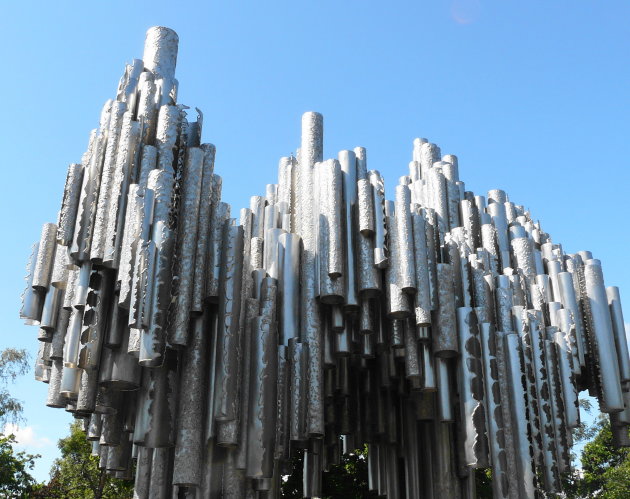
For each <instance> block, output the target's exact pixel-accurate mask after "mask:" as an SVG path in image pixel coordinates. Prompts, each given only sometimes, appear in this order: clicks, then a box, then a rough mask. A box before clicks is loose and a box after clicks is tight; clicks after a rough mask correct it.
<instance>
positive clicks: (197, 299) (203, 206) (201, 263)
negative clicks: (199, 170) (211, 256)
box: [191, 144, 218, 313]
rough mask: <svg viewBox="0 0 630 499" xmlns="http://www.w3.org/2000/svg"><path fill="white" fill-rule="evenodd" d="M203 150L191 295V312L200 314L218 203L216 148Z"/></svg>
mask: <svg viewBox="0 0 630 499" xmlns="http://www.w3.org/2000/svg"><path fill="white" fill-rule="evenodd" d="M201 149H202V150H203V174H202V178H201V193H200V198H199V199H200V201H199V221H198V231H197V232H198V233H197V248H196V250H195V268H194V277H193V293H192V305H191V310H192V311H193V312H196V313H201V312H202V310H203V300H204V298H205V291H206V283H205V280H204V279H205V276H206V266H207V264H208V249H209V239H210V231H211V228H210V223H211V220H212V209H213V206H216V202H215V201H217V202H218V197H216V196H215V193H214V189H215V187H216V183H217V180H216V177H215V176H214V159H215V154H216V148H215V147H214V145H212V144H202V145H201Z"/></svg>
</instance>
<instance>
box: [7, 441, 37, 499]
mask: <svg viewBox="0 0 630 499" xmlns="http://www.w3.org/2000/svg"><path fill="white" fill-rule="evenodd" d="M14 443H15V438H14V437H13V435H8V436H4V435H0V497H30V495H31V493H32V492H33V490H34V489H35V488H36V485H37V482H36V481H35V479H34V478H33V477H32V476H31V475H30V473H29V472H28V471H27V470H32V469H33V465H34V464H35V459H36V458H38V457H40V456H38V455H31V454H26V453H25V452H17V453H15V452H14V450H13V444H14Z"/></svg>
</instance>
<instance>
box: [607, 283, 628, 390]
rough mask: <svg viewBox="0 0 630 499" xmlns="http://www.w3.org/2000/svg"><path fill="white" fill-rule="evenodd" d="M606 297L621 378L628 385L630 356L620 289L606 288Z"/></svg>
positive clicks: (614, 287)
mask: <svg viewBox="0 0 630 499" xmlns="http://www.w3.org/2000/svg"><path fill="white" fill-rule="evenodd" d="M606 297H607V298H608V307H609V309H610V317H611V320H612V327H613V334H614V335H615V349H616V351H617V359H618V361H619V376H620V378H621V382H622V383H627V382H628V381H630V355H628V342H627V340H626V329H625V322H624V320H623V312H622V311H621V297H620V296H619V288H618V287H616V286H610V287H608V288H606Z"/></svg>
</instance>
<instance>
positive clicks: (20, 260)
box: [0, 0, 630, 479]
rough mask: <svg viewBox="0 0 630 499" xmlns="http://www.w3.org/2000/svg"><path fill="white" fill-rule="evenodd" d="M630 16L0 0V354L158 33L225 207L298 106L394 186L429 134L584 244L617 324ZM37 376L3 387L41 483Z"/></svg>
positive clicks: (475, 3) (240, 199) (328, 146)
mask: <svg viewBox="0 0 630 499" xmlns="http://www.w3.org/2000/svg"><path fill="white" fill-rule="evenodd" d="M628 19H630V3H628V2H625V1H612V0H609V1H606V2H595V1H594V0H591V1H587V0H580V1H577V2H576V1H568V0H564V1H559V0H555V1H551V2H550V1H540V0H536V1H534V0H530V1H527V2H520V1H516V0H503V1H492V2H489V1H481V0H457V1H450V0H444V1H435V0H433V1H426V0H425V1H420V0H416V1H407V2H402V1H401V2H370V1H348V0H337V1H318V2H312V1H310V2H305V1H291V2H289V1H285V2H222V3H219V2H214V1H200V2H172V1H171V2H164V1H157V0H156V1H152V2H140V1H126V2H122V1H108V2H63V1H59V2H30V1H21V2H6V3H4V5H3V8H2V16H1V19H0V54H1V59H0V60H2V64H3V68H4V69H3V77H2V78H0V95H2V96H3V99H2V104H1V109H2V115H3V119H2V121H1V122H0V137H1V138H2V142H1V144H2V151H3V158H2V163H1V164H2V174H3V175H2V178H3V184H4V185H3V191H2V195H1V198H0V203H1V208H2V212H3V213H4V214H5V216H4V218H3V223H4V229H3V231H2V233H3V235H4V239H3V244H2V246H1V248H2V249H1V251H2V255H1V256H2V258H1V260H0V261H2V263H3V268H4V272H3V285H2V288H1V290H0V307H1V309H0V319H1V320H2V329H1V333H0V348H4V347H7V346H17V347H24V348H27V349H28V350H29V351H30V352H31V353H32V354H33V356H35V355H36V352H37V341H36V335H37V329H36V328H32V327H26V326H23V325H22V324H21V322H20V321H19V320H18V318H17V316H18V308H19V297H20V293H21V291H22V288H23V280H22V279H23V276H24V270H23V268H24V265H25V261H26V258H27V256H28V252H29V247H30V245H31V244H32V242H33V241H35V240H36V239H37V238H38V237H39V233H40V228H41V225H42V223H44V222H47V221H55V220H56V213H57V210H58V206H59V203H60V200H61V191H62V188H63V183H64V177H65V171H66V168H67V164H68V163H69V162H77V161H80V158H81V154H82V153H83V151H84V149H85V147H86V144H87V140H88V133H89V131H90V130H91V129H92V128H94V127H95V126H96V125H97V124H98V116H99V112H100V109H101V106H102V104H103V103H104V101H105V100H106V99H108V98H110V97H113V96H114V95H115V90H116V86H117V83H118V79H119V77H120V75H121V74H122V71H123V69H124V63H125V62H126V61H129V60H131V59H132V58H134V57H141V56H142V47H143V41H144V33H145V31H146V29H147V28H148V27H150V26H153V25H165V26H169V27H171V28H174V29H175V30H176V31H177V32H178V33H179V36H180V51H179V60H178V69H177V76H178V79H179V81H180V94H179V101H180V102H181V103H185V104H187V105H189V106H191V108H193V107H195V106H196V107H199V108H200V109H201V110H202V111H203V112H204V124H205V127H204V132H203V139H204V141H206V142H212V143H214V144H215V145H216V146H217V166H216V171H217V173H219V174H220V175H221V176H222V177H223V185H224V196H223V197H224V200H225V201H227V202H229V203H231V204H232V206H233V207H234V209H235V210H238V209H239V208H240V207H242V206H247V205H248V203H249V197H250V196H251V195H254V194H263V193H264V187H265V184H266V183H270V182H273V181H275V175H276V168H277V162H278V158H279V157H280V156H284V155H288V154H290V153H291V152H295V149H296V147H297V145H298V144H299V133H300V130H299V126H300V116H301V114H302V113H303V112H304V111H309V110H315V111H319V112H321V113H323V114H324V127H325V139H324V143H325V155H326V156H328V157H331V156H336V154H337V151H338V150H340V149H351V148H353V147H355V146H358V145H361V146H365V147H367V150H368V166H369V168H373V169H378V170H380V171H381V172H382V173H384V175H385V178H386V180H387V181H388V185H389V186H390V189H388V192H391V187H392V186H393V185H395V184H396V183H397V179H398V177H399V176H401V175H404V174H406V172H407V164H408V162H409V160H410V159H411V147H412V140H413V138H414V137H426V138H428V139H430V140H431V141H433V142H436V143H437V144H439V145H440V146H441V148H442V151H443V153H452V154H456V155H458V156H459V159H460V176H461V178H462V180H464V181H465V182H466V188H467V189H468V190H473V191H475V192H476V193H478V194H485V193H486V191H487V190H488V189H491V188H501V189H504V190H506V191H507V192H508V193H509V195H510V198H511V200H513V201H515V202H517V203H519V204H525V205H526V206H528V207H529V208H530V210H531V212H532V214H533V215H534V217H537V218H539V219H540V220H541V222H542V226H543V228H544V229H545V230H546V231H547V232H549V233H550V234H551V235H552V237H553V240H554V241H555V242H561V243H562V244H563V246H564V248H565V249H566V250H567V251H569V252H574V251H578V250H581V249H589V250H591V251H593V253H594V255H595V257H596V258H600V259H601V260H602V261H603V264H604V273H605V276H606V280H607V284H609V285H618V286H620V288H621V294H622V299H623V301H624V304H625V310H626V320H627V321H630V270H629V267H628V256H627V251H628V248H630V236H629V234H630V231H629V230H628V215H629V209H628V186H629V185H630V173H628V166H629V165H628V163H629V160H628V156H629V152H630V151H629V142H628V138H627V137H628V132H629V127H628V125H627V120H628V114H629V107H630V106H629V104H630V92H629V89H630V82H629V79H630V69H629V68H630V65H629V63H628V55H629V48H630V30H629V29H628ZM31 378H32V376H29V377H28V379H24V380H22V381H21V382H20V383H19V384H18V385H16V392H17V395H18V396H19V397H20V398H22V399H23V400H24V402H25V409H26V410H25V416H26V418H27V424H28V425H29V426H30V427H31V429H32V430H33V432H34V433H33V434H32V435H31V441H33V445H31V446H30V447H29V450H31V451H32V452H40V453H42V454H44V456H45V459H42V460H41V464H40V465H38V469H37V473H36V476H37V477H38V478H39V479H45V478H46V476H47V473H48V469H49V466H50V462H51V460H52V459H53V458H54V457H55V456H56V453H57V450H56V448H55V445H54V443H55V442H56V441H57V439H58V438H60V437H62V436H63V435H65V434H66V431H67V423H68V422H69V421H70V418H69V417H68V416H67V415H66V414H65V413H64V411H61V410H59V409H49V408H46V407H45V406H44V405H43V403H44V399H45V395H46V386H45V385H43V384H41V383H37V382H35V381H32V380H31ZM25 438H26V437H25ZM41 438H47V439H48V440H49V443H46V441H41V440H38V439H41ZM38 442H39V444H38ZM50 442H51V443H50ZM36 445H40V447H37V446H36Z"/></svg>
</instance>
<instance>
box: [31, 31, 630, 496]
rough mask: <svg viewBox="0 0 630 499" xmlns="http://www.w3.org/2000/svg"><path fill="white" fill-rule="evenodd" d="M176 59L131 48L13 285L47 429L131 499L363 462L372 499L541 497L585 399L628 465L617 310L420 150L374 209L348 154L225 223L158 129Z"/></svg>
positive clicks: (498, 198) (196, 131)
mask: <svg viewBox="0 0 630 499" xmlns="http://www.w3.org/2000/svg"><path fill="white" fill-rule="evenodd" d="M177 45H178V38H177V35H176V34H175V32H173V31H172V30H170V29H167V28H162V27H157V28H151V29H150V30H149V31H148V32H147V38H146V43H145V51H144V57H143V59H142V60H134V61H133V62H132V63H131V64H129V65H127V67H126V70H125V73H124V75H123V77H122V79H121V80H120V84H119V86H118V90H117V93H116V98H115V99H113V100H110V101H107V103H106V104H105V106H104V108H103V111H102V113H101V117H100V123H99V127H98V128H97V129H95V130H94V131H92V133H91V135H90V140H89V144H88V148H87V152H86V153H85V154H84V156H83V158H82V160H81V163H76V164H71V165H70V167H69V169H68V174H67V179H66V185H65V189H64V194H63V200H62V205H61V210H60V212H59V217H58V220H57V223H56V224H53V223H48V224H45V225H44V227H43V230H42V235H41V239H40V241H39V242H38V243H36V244H35V246H34V248H33V251H32V255H31V258H30V263H29V267H28V268H29V272H28V276H27V287H26V290H25V292H24V295H23V306H22V310H21V317H22V318H24V319H25V320H26V322H27V323H30V324H35V325H38V326H39V336H38V339H39V340H40V350H39V355H38V359H37V365H36V378H37V379H39V380H41V381H44V382H46V383H48V384H49V391H48V399H47V402H46V404H47V405H48V406H50V407H60V408H65V409H66V410H67V411H69V412H71V413H73V414H74V416H75V417H76V418H79V419H82V420H84V422H85V428H86V433H87V438H88V439H89V440H91V441H92V449H93V453H94V455H96V456H99V458H100V466H101V468H102V469H105V470H107V471H108V472H109V473H112V474H114V475H115V476H117V477H121V478H127V479H131V478H132V475H133V474H134V472H133V470H134V469H135V494H136V497H139V498H145V497H151V498H160V497H171V495H172V494H173V493H174V492H175V493H178V494H180V495H181V494H183V495H184V496H186V497H211V498H215V497H234V498H241V497H278V496H279V493H280V485H281V480H282V476H283V475H286V474H287V473H289V472H290V469H291V459H292V458H294V457H295V456H296V455H297V454H298V453H302V452H303V456H304V457H303V459H304V496H305V497H318V496H320V495H321V493H322V473H323V472H325V471H326V470H327V469H329V467H330V466H331V465H334V464H337V463H339V462H340V458H341V455H342V454H343V453H344V452H352V451H353V450H354V449H357V448H360V447H362V446H363V444H364V443H367V444H368V457H367V460H368V470H369V488H370V490H372V491H373V492H374V493H376V494H378V495H380V496H387V497H389V498H397V497H407V498H415V497H426V498H432V497H436V498H437V497H449V498H451V497H453V498H456V497H466V498H467V497H474V494H475V490H474V488H475V480H474V470H475V469H476V468H492V477H493V481H492V486H493V494H494V497H496V498H502V497H506V498H507V497H510V498H519V497H535V496H537V495H541V494H542V493H543V491H545V492H551V493H553V492H559V491H560V488H561V484H560V477H561V475H562V473H563V472H565V471H567V470H568V468H569V466H570V458H569V451H570V448H571V444H572V441H571V430H572V429H574V428H576V427H577V425H578V423H579V410H578V393H579V392H580V391H582V390H588V391H589V393H590V394H591V395H593V396H596V397H597V398H598V399H599V402H600V408H601V410H602V411H603V412H605V413H608V414H609V416H610V421H611V424H612V430H613V435H614V439H615V442H616V444H617V445H622V446H627V445H630V442H629V441H628V432H627V429H628V424H630V360H629V357H628V347H627V344H626V337H625V331H624V320H623V316H622V312H621V305H620V298H619V290H618V289H617V288H615V287H608V288H606V287H605V285H604V280H603V274H602V267H601V264H600V262H599V260H596V259H594V258H593V256H592V255H591V253H590V252H587V251H581V252H579V253H575V254H567V253H565V252H564V251H563V249H562V246H561V245H559V244H556V243H553V242H552V241H551V238H550V236H549V235H548V234H547V233H545V232H544V231H543V230H542V228H541V226H540V224H539V223H538V222H536V221H534V220H533V219H532V217H531V214H530V213H529V211H527V210H526V209H525V208H524V207H523V206H521V205H517V204H515V203H513V202H511V201H510V200H509V199H508V197H507V195H506V194H505V192H503V191H501V190H492V191H490V192H488V195H487V197H485V198H484V197H483V196H478V195H475V194H474V193H472V192H470V191H466V190H465V187H464V183H463V182H462V181H460V179H459V173H458V161H457V158H456V157H455V156H453V155H444V156H442V154H441V152H440V149H439V147H438V146H436V145H435V144H432V143H430V142H428V141H426V140H425V139H416V140H415V141H414V144H413V157H412V161H411V163H410V164H409V175H406V176H403V177H401V178H400V180H399V183H398V185H396V186H395V188H394V198H393V200H388V199H387V198H386V195H385V182H384V179H383V177H382V176H381V175H380V173H379V172H378V171H376V170H370V169H368V165H367V154H366V150H365V149H364V148H362V147H357V148H355V149H353V150H344V151H341V152H339V154H338V156H337V158H332V159H324V155H323V120H322V116H321V115H320V114H318V113H313V112H310V113H306V114H304V116H303V117H302V138H301V145H300V148H299V149H298V153H297V157H293V156H290V157H283V158H281V159H280V162H279V167H278V181H277V183H275V184H269V185H267V186H266V189H265V191H264V195H260V196H253V197H252V198H251V202H250V206H249V208H244V209H242V210H241V211H240V212H239V213H238V217H233V216H232V215H233V214H232V213H231V209H230V206H229V205H227V204H226V203H224V202H222V201H221V187H222V183H221V178H220V177H219V176H218V175H216V174H215V173H214V159H215V148H214V146H213V145H212V144H206V143H201V130H202V121H203V120H202V115H201V113H200V112H198V117H197V118H196V121H192V122H190V121H188V119H187V114H186V109H187V108H186V107H185V106H182V105H178V104H176V95H177V86H178V83H177V80H176V79H175V64H176V58H177Z"/></svg>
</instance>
